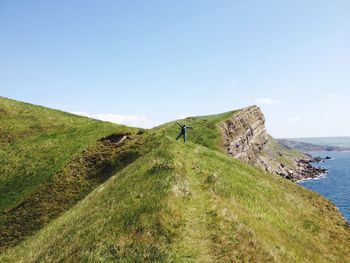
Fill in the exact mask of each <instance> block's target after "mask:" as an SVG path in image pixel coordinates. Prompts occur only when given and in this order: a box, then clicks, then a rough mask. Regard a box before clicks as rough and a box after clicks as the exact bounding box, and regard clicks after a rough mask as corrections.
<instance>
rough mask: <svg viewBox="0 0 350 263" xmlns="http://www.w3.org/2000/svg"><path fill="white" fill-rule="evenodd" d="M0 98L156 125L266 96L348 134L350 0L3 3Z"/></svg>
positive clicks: (284, 132) (289, 126) (303, 122)
mask: <svg viewBox="0 0 350 263" xmlns="http://www.w3.org/2000/svg"><path fill="white" fill-rule="evenodd" d="M0 95H1V96H5V97H9V98H13V99H17V100H22V101H27V102H31V103H34V104H40V105H44V106H48V107H53V108H58V109H62V110H66V111H70V112H77V113H81V114H86V115H89V116H94V117H96V118H101V119H107V120H111V121H117V122H123V123H126V124H131V125H137V126H144V127H150V126H153V125H155V124H158V123H162V122H165V121H169V120H172V119H175V118H179V117H183V116H188V115H202V114H211V113H219V112H224V111H229V110H232V109H236V108H241V107H245V106H248V105H251V104H258V105H259V106H261V108H262V110H263V111H264V113H265V115H266V120H267V128H268V130H269V132H270V133H271V134H272V135H274V136H276V137H305V136H336V135H338V136H340V135H342V136H346V135H348V136H350V121H349V115H350V104H349V99H350V1H347V0H328V1H324V0H317V1H311V0H302V1H295V0H293V1H258V0H256V1H243V0H241V1H232V0H231V1H221V0H218V1H214V0H212V1H204V0H198V1H194V0H193V1H192V0H186V1H185V0H183V1H170V0H169V1H132V0H130V1H129V0H128V1H121V0H120V1H86V0H85V1H62V0H60V1H6V0H2V1H1V2H0Z"/></svg>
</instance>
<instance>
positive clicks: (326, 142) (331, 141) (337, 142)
mask: <svg viewBox="0 0 350 263" xmlns="http://www.w3.org/2000/svg"><path fill="white" fill-rule="evenodd" d="M286 140H290V141H294V142H302V143H303V142H304V143H310V144H316V145H321V146H333V147H346V148H349V147H350V137H314V138H312V137H311V138H291V139H286Z"/></svg>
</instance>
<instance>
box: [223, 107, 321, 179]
mask: <svg viewBox="0 0 350 263" xmlns="http://www.w3.org/2000/svg"><path fill="white" fill-rule="evenodd" d="M219 128H220V130H221V133H222V140H223V142H222V144H223V147H224V149H225V151H226V152H227V153H228V154H229V155H231V156H233V157H234V158H237V159H239V160H241V161H243V162H246V163H248V164H250V165H255V166H257V167H260V168H262V169H264V170H266V171H268V172H271V173H274V174H278V175H280V176H283V177H285V178H287V179H290V180H293V181H297V180H301V179H305V178H310V177H312V178H313V177H316V176H318V175H320V174H321V173H324V172H326V170H325V169H323V168H317V167H313V166H312V165H311V163H312V162H313V161H314V160H313V158H312V157H311V156H310V155H307V154H303V153H301V152H299V151H296V150H294V149H290V148H288V147H285V146H283V145H282V144H280V143H279V142H277V141H276V140H275V139H274V138H272V137H271V136H270V135H268V133H267V131H266V128H265V118H264V115H263V113H262V112H261V110H260V109H259V107H257V106H251V107H248V108H244V109H242V110H240V111H239V112H238V113H236V114H234V115H233V116H232V117H231V118H229V119H227V120H224V121H222V122H221V123H220V124H219Z"/></svg>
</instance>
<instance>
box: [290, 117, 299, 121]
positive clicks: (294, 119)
mask: <svg viewBox="0 0 350 263" xmlns="http://www.w3.org/2000/svg"><path fill="white" fill-rule="evenodd" d="M298 121H300V118H299V117H292V118H289V119H287V122H298Z"/></svg>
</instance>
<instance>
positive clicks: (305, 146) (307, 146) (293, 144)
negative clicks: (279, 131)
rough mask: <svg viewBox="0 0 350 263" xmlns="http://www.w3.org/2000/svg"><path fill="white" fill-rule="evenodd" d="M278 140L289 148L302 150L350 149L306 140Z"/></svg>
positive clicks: (349, 148)
mask: <svg viewBox="0 0 350 263" xmlns="http://www.w3.org/2000/svg"><path fill="white" fill-rule="evenodd" d="M278 142H279V143H280V144H282V145H284V146H286V147H288V148H293V149H297V150H299V151H302V152H317V151H349V150H350V147H340V146H329V145H318V144H312V143H306V142H299V141H293V140H288V139H279V140H278Z"/></svg>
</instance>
